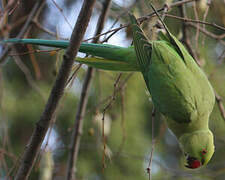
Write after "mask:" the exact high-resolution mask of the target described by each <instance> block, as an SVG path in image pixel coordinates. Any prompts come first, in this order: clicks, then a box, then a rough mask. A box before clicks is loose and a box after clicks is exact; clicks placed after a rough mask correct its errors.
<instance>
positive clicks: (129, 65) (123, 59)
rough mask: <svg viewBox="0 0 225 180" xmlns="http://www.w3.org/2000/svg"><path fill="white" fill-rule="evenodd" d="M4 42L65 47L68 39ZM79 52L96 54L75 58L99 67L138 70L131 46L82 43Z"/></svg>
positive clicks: (114, 69)
mask: <svg viewBox="0 0 225 180" xmlns="http://www.w3.org/2000/svg"><path fill="white" fill-rule="evenodd" d="M3 42H5V43H20V44H34V45H43V46H49V47H57V48H67V47H68V45H69V41H65V40H44V39H8V40H4V41H3ZM79 52H83V53H86V54H89V55H93V56H97V57H92V58H76V61H78V62H80V63H84V64H87V65H89V66H92V67H96V68H99V69H105V70H112V71H140V70H139V66H138V65H137V61H136V54H135V51H134V48H133V47H128V48H125V47H120V46H114V45H109V44H93V43H82V44H81V46H80V49H79Z"/></svg>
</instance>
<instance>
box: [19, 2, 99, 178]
mask: <svg viewBox="0 0 225 180" xmlns="http://www.w3.org/2000/svg"><path fill="white" fill-rule="evenodd" d="M94 3H95V0H85V1H84V3H83V7H82V9H81V11H80V14H79V17H78V20H77V23H76V26H75V27H74V30H73V33H72V36H71V39H70V44H69V47H68V48H67V50H66V52H65V55H64V57H63V63H62V65H61V68H60V71H59V74H58V76H57V79H56V81H55V84H54V86H53V88H52V91H51V94H50V96H49V99H48V102H47V104H46V106H45V110H44V112H43V114H42V116H41V118H40V120H39V121H38V122H37V123H36V127H35V130H34V131H33V134H32V136H31V138H30V141H29V144H28V145H27V148H26V150H25V153H24V154H23V157H22V160H21V165H20V167H19V169H18V171H17V175H16V178H15V179H16V180H26V179H27V178H28V176H29V174H30V171H31V169H32V167H33V165H34V162H35V160H36V157H37V154H38V152H39V149H40V146H41V144H42V142H43V139H44V137H45V135H46V132H47V130H48V128H49V125H50V120H51V119H52V116H53V114H54V112H55V110H56V108H57V106H58V104H59V100H60V99H61V97H62V95H63V92H64V89H65V86H66V81H67V79H68V77H69V74H70V71H71V68H72V65H73V62H74V58H75V56H76V55H77V52H78V49H79V47H80V44H81V40H82V38H83V36H84V33H85V30H86V28H87V25H88V22H89V20H90V17H91V14H92V10H93V6H94Z"/></svg>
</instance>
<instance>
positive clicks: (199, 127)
mask: <svg viewBox="0 0 225 180" xmlns="http://www.w3.org/2000/svg"><path fill="white" fill-rule="evenodd" d="M166 122H167V125H168V127H169V128H170V130H171V131H172V132H173V133H174V134H175V136H176V137H177V138H178V139H179V138H180V137H181V136H182V135H183V134H188V133H193V132H197V131H209V126H208V122H209V117H208V116H207V117H205V118H203V117H201V119H197V120H192V121H191V122H190V123H177V122H176V121H174V120H171V119H169V118H166Z"/></svg>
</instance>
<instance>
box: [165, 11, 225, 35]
mask: <svg viewBox="0 0 225 180" xmlns="http://www.w3.org/2000/svg"><path fill="white" fill-rule="evenodd" d="M166 16H167V17H170V18H174V19H178V20H182V21H184V22H194V23H199V24H205V25H208V26H211V27H214V28H217V29H219V30H221V31H225V27H223V26H220V25H218V24H216V23H210V22H205V21H200V20H194V19H188V18H183V17H178V16H174V15H171V14H166Z"/></svg>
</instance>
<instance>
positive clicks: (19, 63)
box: [14, 56, 46, 102]
mask: <svg viewBox="0 0 225 180" xmlns="http://www.w3.org/2000/svg"><path fill="white" fill-rule="evenodd" d="M14 60H15V63H16V64H17V66H18V67H19V68H20V69H21V71H22V72H23V73H24V75H25V77H26V79H27V82H28V84H29V85H30V86H31V88H33V89H34V90H35V91H36V92H37V93H38V94H39V95H40V96H41V98H42V100H43V102H45V101H46V98H45V95H44V93H42V91H41V89H40V88H39V87H38V85H37V84H36V83H35V81H34V79H33V77H32V75H31V72H30V70H29V68H28V67H27V66H26V65H25V64H24V63H23V61H22V60H21V59H20V57H19V56H15V57H14Z"/></svg>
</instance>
